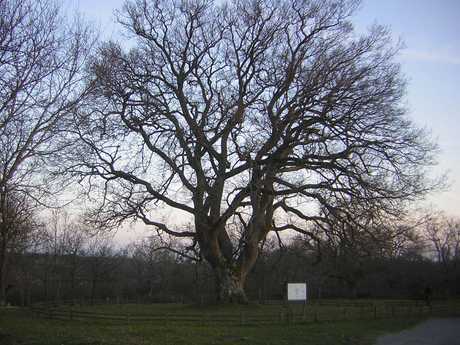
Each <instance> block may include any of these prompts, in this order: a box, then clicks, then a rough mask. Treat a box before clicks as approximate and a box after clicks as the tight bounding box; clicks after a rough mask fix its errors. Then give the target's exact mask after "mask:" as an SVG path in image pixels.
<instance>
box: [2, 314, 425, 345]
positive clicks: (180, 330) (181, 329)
mask: <svg viewBox="0 0 460 345" xmlns="http://www.w3.org/2000/svg"><path fill="white" fill-rule="evenodd" d="M163 308H166V307H163ZM166 309H167V308H166ZM191 309H192V310H193V308H191ZM220 311H222V310H220ZM0 313H1V314H0V344H2V345H26V344H27V345H45V344H46V345H97V344H101V345H118V344H120V345H122V344H123V345H125V344H126V345H148V344H152V345H153V344H161V345H163V344H164V345H166V344H167V345H169V344H171V345H176V344H177V345H179V344H184V345H185V344H187V345H194V344H196V345H203V344H210V345H212V344H216V345H217V344H223V345H228V344H254V345H257V344H265V345H269V344H273V345H275V344H276V345H280V344H311V345H326V344H331V345H332V344H334V345H338V344H350V345H365V344H368V345H370V344H373V343H374V340H375V339H376V337H377V336H379V335H381V334H385V333H388V332H395V331H398V330H401V329H404V328H408V327H411V326H413V325H415V324H416V323H417V322H418V321H420V319H417V318H405V319H385V320H360V321H338V322H337V321H336V322H319V323H304V324H285V323H283V324H273V325H259V326H257V325H255V326H249V325H248V326H240V325H233V326H226V325H224V324H199V323H198V324H194V325H193V324H189V325H180V324H171V323H170V324H159V323H153V324H152V323H142V322H141V323H134V322H131V323H129V324H117V323H105V322H103V321H97V322H89V321H70V320H49V319H44V318H37V317H35V316H33V314H31V313H30V312H29V311H27V310H21V309H10V310H1V311H0Z"/></svg>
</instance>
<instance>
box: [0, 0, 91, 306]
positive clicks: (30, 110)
mask: <svg viewBox="0 0 460 345" xmlns="http://www.w3.org/2000/svg"><path fill="white" fill-rule="evenodd" d="M90 43H91V37H90V34H89V30H88V28H87V27H86V26H85V25H83V24H82V23H81V22H80V21H78V20H73V21H67V20H65V18H64V16H63V13H62V11H61V10H60V8H59V6H58V5H57V3H55V2H53V1H47V0H0V217H1V218H0V237H1V243H0V244H1V246H0V292H1V294H0V302H1V301H2V300H3V297H4V296H3V295H4V290H5V284H6V283H5V278H4V276H5V274H4V270H5V265H6V262H7V259H6V256H7V248H9V247H10V244H11V243H10V242H11V241H13V239H14V238H17V234H16V232H17V231H18V229H21V224H20V223H19V224H15V223H14V220H15V219H17V217H11V216H10V215H11V214H12V213H11V212H12V210H18V207H19V206H21V205H17V207H16V206H14V207H13V208H11V205H15V203H16V204H17V200H22V201H21V202H22V203H24V202H25V204H22V206H24V205H29V206H30V207H33V206H34V205H36V203H37V202H38V203H43V202H44V198H45V197H47V196H50V195H52V191H54V189H53V188H51V184H50V182H51V179H50V178H49V177H50V174H49V171H50V170H52V169H50V168H51V165H50V164H51V161H52V159H55V158H56V154H57V153H58V152H59V150H60V149H62V147H65V146H66V145H67V143H66V140H65V139H66V138H65V135H62V134H63V129H64V128H66V127H68V123H69V121H68V120H67V118H68V116H69V114H71V113H72V112H73V110H74V108H75V106H76V105H77V104H78V102H79V101H80V100H81V96H82V95H83V94H84V92H83V89H82V88H83V87H84V84H83V83H81V80H82V76H83V75H82V73H81V71H82V68H83V67H84V61H85V59H86V57H87V55H88V53H89V50H88V48H89V47H90ZM25 199H27V200H25ZM22 206H21V207H22ZM21 207H20V208H21ZM21 209H22V208H21ZM30 216H32V215H30Z"/></svg>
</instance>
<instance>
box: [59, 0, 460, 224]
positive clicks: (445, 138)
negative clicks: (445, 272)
mask: <svg viewBox="0 0 460 345" xmlns="http://www.w3.org/2000/svg"><path fill="white" fill-rule="evenodd" d="M123 2H124V1H123V0H112V1H109V0H105V1H104V0H99V1H95V0H64V4H66V5H67V6H68V8H69V9H70V10H73V9H78V10H79V12H81V13H82V14H83V15H84V16H85V17H87V18H88V19H89V20H91V21H93V22H95V23H96V24H98V25H99V27H100V29H101V31H102V33H103V37H105V38H114V39H116V38H117V37H119V36H118V34H117V30H118V29H117V28H116V26H115V25H114V24H113V22H114V20H113V13H114V11H115V9H117V8H121V6H122V4H123ZM354 23H355V26H356V28H357V29H358V30H359V31H361V30H364V29H365V28H367V27H368V26H370V25H371V24H373V23H378V24H383V25H387V26H389V27H390V29H391V32H392V33H393V35H394V37H395V39H397V38H401V39H402V40H403V41H404V43H405V46H406V48H405V50H404V51H403V52H402V54H401V55H400V57H399V61H400V62H401V65H402V69H403V72H404V74H405V75H406V77H407V79H408V81H409V84H408V89H407V104H408V108H409V110H410V111H409V115H410V116H411V118H412V119H413V120H414V121H415V122H416V123H417V124H418V125H419V126H423V127H427V128H429V129H430V130H431V132H432V135H433V137H434V138H435V139H437V142H438V144H439V147H440V150H441V153H440V155H439V159H438V160H439V166H438V167H437V168H436V169H435V172H436V173H438V174H440V173H442V172H446V171H448V172H449V175H448V176H449V179H450V188H449V190H448V191H446V192H443V193H437V194H435V195H432V196H431V197H430V198H429V200H428V203H432V204H433V205H434V206H435V207H436V208H437V209H440V210H444V211H446V213H447V214H450V215H452V216H457V217H460V154H459V152H460V93H459V91H458V87H459V84H460V0H367V1H366V0H363V2H362V5H361V10H360V11H359V12H358V13H357V14H356V15H355V21H354Z"/></svg>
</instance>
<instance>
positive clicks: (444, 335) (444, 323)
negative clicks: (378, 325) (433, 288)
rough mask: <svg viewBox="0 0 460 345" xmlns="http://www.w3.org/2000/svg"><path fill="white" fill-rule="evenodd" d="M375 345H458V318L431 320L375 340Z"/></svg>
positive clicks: (459, 335) (459, 339) (459, 344)
mask: <svg viewBox="0 0 460 345" xmlns="http://www.w3.org/2000/svg"><path fill="white" fill-rule="evenodd" d="M376 345H460V318H455V319H454V318H451V319H431V320H428V321H424V322H422V323H421V324H419V325H417V326H416V327H414V328H412V329H408V330H405V331H402V332H401V333H397V334H389V335H385V336H382V337H379V338H378V339H377V344H376Z"/></svg>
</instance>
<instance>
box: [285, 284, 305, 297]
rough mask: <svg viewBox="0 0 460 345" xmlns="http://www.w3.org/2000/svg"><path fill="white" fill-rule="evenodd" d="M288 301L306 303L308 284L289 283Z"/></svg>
mask: <svg viewBox="0 0 460 345" xmlns="http://www.w3.org/2000/svg"><path fill="white" fill-rule="evenodd" d="M287 298H288V301H306V300H307V284H306V283H288V284H287Z"/></svg>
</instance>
